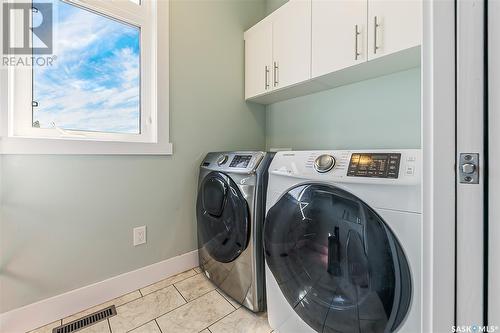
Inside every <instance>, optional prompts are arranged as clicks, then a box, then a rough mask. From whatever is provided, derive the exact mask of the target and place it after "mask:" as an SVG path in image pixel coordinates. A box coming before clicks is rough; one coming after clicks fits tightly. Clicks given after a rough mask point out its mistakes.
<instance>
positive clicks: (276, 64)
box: [273, 61, 280, 87]
mask: <svg viewBox="0 0 500 333" xmlns="http://www.w3.org/2000/svg"><path fill="white" fill-rule="evenodd" d="M279 71H280V67H279V65H278V62H276V61H275V62H274V66H273V75H274V86H275V87H277V86H278V84H279V83H280V82H279V77H278V75H279Z"/></svg>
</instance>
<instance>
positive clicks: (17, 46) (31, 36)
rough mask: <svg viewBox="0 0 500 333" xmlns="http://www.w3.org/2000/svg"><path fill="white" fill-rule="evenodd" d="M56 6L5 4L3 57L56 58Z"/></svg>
mask: <svg viewBox="0 0 500 333" xmlns="http://www.w3.org/2000/svg"><path fill="white" fill-rule="evenodd" d="M52 18H53V13H52V3H33V4H32V3H31V2H27V3H20V2H7V3H4V4H3V18H2V21H3V24H4V26H3V54H4V55H21V54H23V55H35V54H39V55H41V54H52V49H53V43H52V40H53V33H52Z"/></svg>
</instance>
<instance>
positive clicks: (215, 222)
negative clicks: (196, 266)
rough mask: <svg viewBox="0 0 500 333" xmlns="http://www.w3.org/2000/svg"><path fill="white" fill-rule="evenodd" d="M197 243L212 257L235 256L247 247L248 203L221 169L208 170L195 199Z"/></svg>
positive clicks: (231, 258)
mask: <svg viewBox="0 0 500 333" xmlns="http://www.w3.org/2000/svg"><path fill="white" fill-rule="evenodd" d="M196 216H197V222H198V243H199V247H200V248H203V249H204V250H206V252H207V253H208V254H209V255H210V256H211V257H212V258H213V259H215V260H216V261H219V262H223V263H228V262H231V261H233V260H235V259H236V258H237V257H238V256H239V255H240V254H241V253H242V252H243V251H244V250H245V248H246V247H247V245H248V239H249V232H250V224H249V211H248V204H247V201H246V200H245V198H244V197H243V195H242V194H241V192H240V190H239V189H238V187H237V186H236V184H235V183H234V181H233V180H232V179H231V178H230V177H228V176H227V175H225V174H223V173H221V172H215V171H214V172H211V173H209V174H208V175H207V176H206V177H205V178H204V179H203V181H202V183H201V184H200V188H199V192H198V200H197V202H196Z"/></svg>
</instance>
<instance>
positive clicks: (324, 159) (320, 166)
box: [314, 154, 335, 173]
mask: <svg viewBox="0 0 500 333" xmlns="http://www.w3.org/2000/svg"><path fill="white" fill-rule="evenodd" d="M334 166H335V158H334V157H333V156H332V155H328V154H323V155H320V156H318V157H317V158H316V160H315V161H314V169H315V170H316V171H318V172H320V173H325V172H328V171H330V170H332V169H333V167H334Z"/></svg>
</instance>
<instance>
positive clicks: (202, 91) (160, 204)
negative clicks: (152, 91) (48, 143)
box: [0, 0, 265, 312]
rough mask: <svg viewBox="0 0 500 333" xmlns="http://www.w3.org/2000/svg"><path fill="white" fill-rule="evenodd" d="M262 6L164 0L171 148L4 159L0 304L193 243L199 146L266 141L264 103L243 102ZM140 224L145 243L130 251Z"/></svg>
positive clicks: (257, 145) (0, 308) (240, 0)
mask: <svg viewBox="0 0 500 333" xmlns="http://www.w3.org/2000/svg"><path fill="white" fill-rule="evenodd" d="M165 4H166V2H160V5H162V6H164V5H165ZM264 6H265V4H264V2H263V1H260V0H254V1H245V0H227V1H179V0H176V1H172V2H171V7H170V8H171V14H170V19H171V23H170V26H171V34H170V35H171V46H170V50H171V51H170V56H171V59H170V71H171V73H170V84H171V88H170V99H171V100H170V127H171V140H172V143H173V147H174V154H173V155H172V156H168V157H167V156H68V155H66V156H3V158H2V161H1V162H0V167H1V174H0V179H2V183H1V184H0V186H1V191H0V196H1V197H0V198H1V199H0V200H1V201H0V202H1V207H0V208H1V209H0V210H1V214H0V234H1V236H0V244H1V245H0V246H1V248H0V257H1V259H0V260H1V262H0V289H1V290H0V293H1V297H0V300H1V301H0V302H1V304H0V312H5V311H8V310H11V309H13V308H16V307H20V306H23V305H26V304H28V303H32V302H35V301H38V300H41V299H44V298H47V297H50V296H54V295H57V294H60V293H63V292H66V291H69V290H72V289H75V288H79V287H82V286H85V285H88V284H91V283H94V282H97V281H102V280H104V279H106V278H109V277H112V276H115V275H118V274H121V273H124V272H128V271H131V270H134V269H137V268H140V267H143V266H146V265H149V264H152V263H155V262H159V261H161V260H164V259H168V258H170V257H173V256H175V255H178V254H182V253H185V252H188V251H191V250H194V249H195V248H196V242H195V240H196V232H195V217H194V209H193V207H194V205H195V200H196V196H195V192H196V184H197V177H198V167H199V163H200V162H201V159H202V157H203V156H204V154H205V153H206V152H208V151H213V150H233V149H264V147H265V139H264V138H265V133H264V131H265V112H264V107H263V106H259V105H253V104H247V103H245V102H244V86H243V81H244V80H243V73H244V64H243V54H244V48H243V38H242V36H243V31H244V30H246V29H247V28H249V27H250V26H252V25H253V24H255V23H256V22H257V21H259V20H260V19H261V18H262V17H263V14H264V11H265V9H264ZM160 65H161V59H160ZM161 89H162V87H160V91H161ZM160 107H161V105H160ZM139 225H146V226H147V228H148V242H147V244H146V245H142V246H139V247H136V248H134V247H133V246H132V228H133V227H134V226H139Z"/></svg>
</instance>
